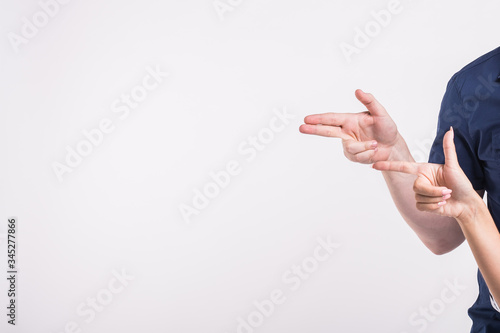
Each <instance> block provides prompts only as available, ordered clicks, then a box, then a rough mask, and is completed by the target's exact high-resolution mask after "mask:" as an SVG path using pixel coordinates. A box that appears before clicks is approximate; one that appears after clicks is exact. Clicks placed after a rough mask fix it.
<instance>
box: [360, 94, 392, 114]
mask: <svg viewBox="0 0 500 333" xmlns="http://www.w3.org/2000/svg"><path fill="white" fill-rule="evenodd" d="M355 95H356V98H357V99H358V101H360V102H361V103H363V105H364V106H366V108H367V110H368V111H369V112H370V114H371V115H372V116H387V111H386V110H385V108H384V107H383V106H382V104H380V103H379V102H378V101H377V100H376V99H375V97H373V95H372V94H369V93H365V92H364V91H363V90H361V89H358V90H356V92H355Z"/></svg>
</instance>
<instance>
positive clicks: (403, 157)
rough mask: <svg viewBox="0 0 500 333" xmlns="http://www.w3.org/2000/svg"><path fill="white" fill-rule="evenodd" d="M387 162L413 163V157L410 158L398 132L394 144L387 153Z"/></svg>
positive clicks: (404, 142) (408, 151) (406, 146)
mask: <svg viewBox="0 0 500 333" xmlns="http://www.w3.org/2000/svg"><path fill="white" fill-rule="evenodd" d="M387 160H388V161H408V162H415V160H414V159H413V156H411V153H410V150H409V149H408V145H407V144H406V141H405V140H404V139H403V137H402V136H401V134H399V132H398V134H397V137H396V140H395V142H394V144H393V145H392V148H391V152H390V153H389V156H388V158H387Z"/></svg>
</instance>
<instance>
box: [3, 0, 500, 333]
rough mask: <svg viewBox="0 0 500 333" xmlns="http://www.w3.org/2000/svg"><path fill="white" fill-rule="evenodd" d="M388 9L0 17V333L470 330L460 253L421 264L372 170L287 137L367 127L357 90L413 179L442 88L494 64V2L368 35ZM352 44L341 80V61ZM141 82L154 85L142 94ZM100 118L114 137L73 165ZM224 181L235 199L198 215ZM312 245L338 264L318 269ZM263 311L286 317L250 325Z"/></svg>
mask: <svg viewBox="0 0 500 333" xmlns="http://www.w3.org/2000/svg"><path fill="white" fill-rule="evenodd" d="M49 3H52V7H50V6H49V5H47V4H49ZM390 3H391V1H385V0H383V1H381V0H377V1H368V0H363V1H348V0H338V1H326V0H312V1H297V0H293V1H291V0H287V1H285V0H274V1H263V0H242V1H236V0H231V1H230V0H225V1H219V2H213V1H212V0H204V1H200V0H196V1H195V0H186V1H149V0H147V1H130V0H121V1H118V0H108V1H77V0H73V1H67V3H64V4H63V3H62V0H61V3H59V2H57V4H58V5H57V6H55V5H54V1H48V0H41V1H40V2H39V1H27V0H23V1H6V0H2V1H1V3H0V7H1V9H0V15H1V20H0V21H1V25H0V26H1V31H0V35H1V36H3V37H2V38H0V48H1V51H0V57H1V58H0V59H1V61H0V66H1V75H0V88H1V92H0V115H1V118H0V147H1V150H0V151H1V152H2V156H3V159H2V162H1V163H0V184H1V185H0V202H1V204H0V220H1V221H3V222H2V223H1V224H0V234H2V235H0V236H4V234H5V232H6V226H7V217H9V216H17V217H18V219H19V239H18V244H19V252H18V262H19V279H18V308H17V310H18V317H17V325H16V327H12V326H11V325H8V324H7V316H6V315H5V314H6V312H7V310H6V309H5V307H4V306H3V305H2V309H4V310H2V312H1V313H0V318H2V320H1V323H0V327H1V329H0V330H1V331H2V332H53V333H59V332H88V333H91V332H179V333H194V332H204V333H233V332H241V333H250V332H259V333H267V332H273V333H276V332H294V333H295V332H297V333H299V332H301V333H302V332H317V333H326V332H377V333H378V332H389V333H404V332H406V333H414V332H428V333H437V332H457V333H466V332H469V330H470V325H471V322H470V320H469V318H468V316H467V309H468V307H469V306H470V305H472V303H473V302H474V301H475V299H476V297H477V283H476V269H477V268H476V267H477V266H476V264H475V262H474V259H473V257H472V255H471V253H470V250H469V248H468V246H467V244H463V245H462V246H461V247H460V248H458V249H457V250H455V251H454V252H452V253H450V254H447V255H444V256H435V255H433V254H431V252H430V251H428V250H427V249H426V248H425V247H424V246H423V245H422V244H421V243H420V241H419V240H418V238H417V237H416V236H415V235H414V234H413V232H412V231H411V230H410V228H409V227H407V226H406V224H405V222H404V221H403V219H402V218H401V217H400V215H399V214H398V212H397V210H396V208H395V206H394V204H393V203H392V200H391V198H390V195H389V192H388V190H387V188H386V186H385V183H384V181H383V178H382V175H381V174H380V173H379V172H378V171H375V170H372V169H370V167H369V166H368V165H359V164H354V163H352V162H350V161H348V160H347V159H346V158H345V157H344V156H343V153H342V146H341V143H340V141H339V140H337V139H332V138H321V137H311V136H306V135H303V134H301V133H299V131H298V127H299V126H300V124H301V123H302V120H303V118H304V116H306V115H308V114H312V113H323V112H361V111H364V108H363V106H362V105H361V104H360V103H359V102H357V100H356V99H355V97H354V91H355V89H357V88H362V89H363V90H365V91H368V92H371V93H373V94H374V95H375V96H376V97H377V98H378V99H379V100H380V101H381V103H382V104H383V105H385V107H386V108H387V110H388V111H389V113H390V114H391V116H392V117H393V118H394V120H395V121H396V123H397V125H398V128H399V131H400V132H401V134H402V135H403V137H404V138H405V139H406V141H407V143H408V145H409V147H410V149H411V150H412V151H413V152H414V155H415V158H417V159H419V160H420V161H425V160H426V158H427V156H428V149H429V147H430V143H431V142H432V140H433V139H434V133H435V129H436V125H437V115H438V111H439V106H440V102H441V98H442V96H443V94H444V91H445V87H446V84H447V82H448V80H449V78H450V77H451V76H452V75H453V74H454V73H455V72H457V71H458V70H460V69H461V68H462V67H463V66H465V65H466V64H467V63H469V62H471V61H472V60H474V59H475V58H477V57H479V56H480V55H482V54H484V53H486V52H488V51H490V50H492V49H494V48H496V47H498V46H499V44H500V39H499V38H498V13H499V11H500V4H499V3H498V2H497V1H493V0H480V1H474V2H466V1H451V0H445V1H438V2H436V1H425V0H422V1H417V0H401V1H400V3H399V6H398V13H397V14H393V15H391V17H390V22H387V21H386V23H387V24H385V26H382V25H381V24H378V26H379V27H380V29H379V30H377V28H376V27H377V24H375V23H373V22H376V21H375V18H374V15H373V13H372V12H376V13H380V11H381V10H386V9H387V8H388V6H389V4H390ZM43 7H45V8H46V9H45V12H47V11H48V12H50V14H51V15H49V14H43V13H45V12H42V14H40V12H41V11H43V10H44V9H43ZM47 8H48V9H47ZM44 15H45V16H44ZM45 18H46V20H45ZM27 22H28V23H27ZM35 23H36V24H37V25H38V27H37V26H36V25H34V24H35ZM30 24H33V25H34V28H33V26H32V27H31V30H30V27H29V25H30ZM366 27H368V28H369V29H374V30H369V33H370V34H371V35H372V37H369V39H370V40H369V43H368V42H366V41H365V42H366V44H367V45H363V47H358V53H355V54H353V55H352V57H350V61H348V59H347V58H346V56H345V54H344V53H343V51H342V48H341V45H345V44H351V45H355V42H356V40H355V38H356V34H358V33H359V31H360V30H361V31H364V29H365V28H366ZM358 29H359V30H358ZM23 32H24V35H23ZM358 38H359V37H358ZM343 43H344V44H343ZM358 44H359V43H358ZM155 70H158V71H160V72H162V73H168V76H167V75H165V76H162V77H161V78H160V79H159V80H158V81H157V82H156V83H157V84H155V87H154V89H150V90H145V89H142V88H140V86H141V85H142V84H143V80H144V79H145V78H146V77H147V76H148V75H150V72H151V71H155ZM162 75H163V74H162ZM148 80H149V81H147V83H149V84H150V85H152V84H153V83H154V81H153V78H152V76H151V75H150V79H148ZM138 87H139V88H138ZM132 92H134V93H135V94H136V95H135V96H136V97H137V96H140V99H141V101H140V103H137V106H135V105H134V108H132V107H126V106H125V105H126V104H124V103H125V102H122V100H121V98H123V95H127V94H129V95H130V94H131V93H132ZM144 92H146V95H144ZM141 94H142V95H141ZM113 104H114V106H115V108H114V109H113V106H112V105H113ZM118 106H121V107H122V109H121V111H120V112H114V111H117V107H118ZM126 110H128V111H126ZM285 111H286V112H287V113H288V114H291V115H294V117H293V119H292V116H289V117H290V119H285V120H273V119H274V118H275V117H276V112H278V113H279V112H281V114H283V112H285ZM126 112H128V113H126ZM125 113H126V116H125ZM120 116H122V117H121V118H120ZM103 119H109V121H110V122H111V124H112V126H113V130H112V131H110V133H105V134H103V136H102V139H100V137H99V135H97V136H96V137H95V138H96V139H95V140H96V142H98V144H96V145H93V146H88V145H87V146H85V145H86V144H85V143H82V142H84V141H85V140H87V139H86V137H85V135H84V134H83V133H82V131H87V132H89V131H92V130H93V129H96V128H98V127H99V124H100V122H101V121H103ZM279 121H281V123H279ZM270 123H275V124H282V126H280V127H279V128H280V130H279V131H273V130H266V128H269V127H270ZM108 125H109V124H108ZM93 133H95V132H93ZM259 135H260V139H257V140H259V142H258V143H257V144H256V145H255V147H258V149H257V148H251V147H252V139H251V137H257V138H259ZM249 138H250V139H249ZM98 139H99V140H98ZM87 141H88V140H87ZM261 141H265V144H264V143H263V142H261ZM79 145H80V148H81V149H85V148H87V151H86V152H87V153H88V155H87V156H84V157H82V158H81V160H80V161H79V163H77V162H75V164H77V165H76V167H74V168H73V167H71V168H70V169H71V170H72V172H67V173H64V174H63V175H62V181H60V179H58V177H57V175H56V172H54V165H55V163H56V165H59V164H57V163H60V164H61V165H63V164H66V162H65V159H66V157H67V154H68V147H69V149H77V148H78V147H79ZM89 147H90V148H89ZM245 149H247V150H246V153H245V152H244V150H245ZM90 150H91V151H90ZM252 150H253V153H250V151H252ZM89 151H90V152H89ZM251 157H252V158H251ZM73 158H75V157H73ZM76 160H78V159H77V158H76ZM231 161H233V162H231ZM228 163H233V166H234V165H237V166H238V172H235V174H234V175H231V176H230V179H229V184H228V185H227V186H226V184H223V185H224V186H223V187H224V188H222V189H219V193H216V194H213V195H212V198H211V199H210V198H209V199H207V200H203V199H200V198H199V196H200V195H199V194H198V195H197V194H196V193H198V192H197V191H201V192H202V193H203V192H204V189H205V188H209V191H212V192H214V191H217V189H216V188H215V187H213V186H212V187H211V185H207V184H210V183H211V182H213V181H212V177H211V176H210V175H211V173H218V172H220V171H221V170H223V169H225V168H226V166H227V164H228ZM222 183H224V182H222ZM207 186H208V187H207ZM212 192H211V193H212ZM193 200H198V206H199V207H203V206H204V205H205V206H206V207H203V208H199V207H198V208H199V209H198V208H196V207H194V208H193ZM187 206H191V210H190V212H191V213H193V212H194V211H195V210H196V213H193V214H192V215H189V218H188V219H186V217H185V216H183V215H182V213H181V209H186V207H187ZM188 222H189V223H188ZM318 237H319V238H320V239H323V240H325V239H327V238H328V237H330V240H331V241H332V242H334V243H336V244H337V245H340V246H339V247H337V248H335V249H334V250H333V251H332V253H328V256H326V257H325V253H327V252H325V251H324V252H322V255H323V257H322V258H327V259H326V260H324V261H318V260H317V258H315V257H314V253H315V250H316V248H317V246H318V244H319V243H318ZM0 243H1V244H0V250H1V252H0V258H2V259H1V265H0V267H1V269H2V271H3V272H4V273H2V276H4V275H3V274H6V273H5V272H6V260H7V254H6V242H5V239H4V238H2V237H0ZM316 252H317V251H316ZM302 264H304V265H305V269H306V270H308V271H309V273H307V276H306V275H305V274H302V277H300V278H298V276H300V275H297V274H299V273H293V272H292V271H291V269H293V267H294V265H297V266H300V265H302ZM123 270H124V271H125V272H126V274H127V275H128V276H129V278H130V280H126V281H122V282H123V284H120V280H119V279H118V280H117V279H116V275H117V274H118V275H119V274H122V272H123ZM302 270H304V268H303V269H302ZM295 272H296V271H295ZM284 276H285V278H284ZM287 276H288V278H290V277H291V276H295V280H294V281H295V282H296V283H297V281H300V288H298V289H297V290H294V289H293V288H292V287H293V286H295V284H292V283H291V282H290V280H288V282H287V279H286V277H287ZM297 279H298V280H297ZM1 281H2V282H1V283H0V295H1V296H0V304H7V296H6V292H7V283H6V280H5V279H2V280H1ZM450 283H451V284H459V285H460V286H462V287H461V288H459V289H457V290H454V291H452V290H450V289H449V284H450ZM110 285H111V287H110ZM118 286H122V287H123V288H121V287H120V288H118ZM118 290H119V291H118ZM273 291H281V292H282V298H281V299H282V301H283V302H281V304H278V305H275V306H274V309H272V311H271V310H270V309H271V308H270V307H269V306H268V308H267V311H264V310H260V313H261V314H260V315H259V314H258V313H257V314H256V311H259V310H258V307H257V306H256V305H255V303H254V302H256V301H257V302H258V303H259V302H260V303H259V304H267V305H269V303H266V301H265V300H268V299H270V294H271V293H272V292H273ZM443 295H446V296H447V297H445V300H446V302H445V300H443ZM93 299H96V301H95V302H96V303H95V304H94V306H92V304H93V303H92V302H93ZM450 299H452V300H451V301H450ZM426 309H427V310H426ZM426 311H427V315H424V314H423V313H425V312H426ZM262 313H263V314H262ZM266 313H267V314H266ZM249 316H250V317H251V319H249V318H248V317H249ZM239 318H241V319H242V320H243V321H246V322H247V324H248V322H249V320H250V322H253V323H254V324H248V326H246V327H244V326H245V325H242V324H241V320H240V319H239ZM250 325H253V326H250Z"/></svg>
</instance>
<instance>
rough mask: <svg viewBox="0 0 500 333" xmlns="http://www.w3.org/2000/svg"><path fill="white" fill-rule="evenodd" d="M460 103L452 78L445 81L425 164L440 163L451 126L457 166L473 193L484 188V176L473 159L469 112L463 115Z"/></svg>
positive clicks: (475, 159)
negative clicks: (446, 84)
mask: <svg viewBox="0 0 500 333" xmlns="http://www.w3.org/2000/svg"><path fill="white" fill-rule="evenodd" d="M463 109H464V108H463V101H462V98H461V96H460V93H459V91H458V88H457V84H456V76H454V77H452V78H451V80H450V81H449V82H448V86H447V88H446V93H445V95H444V97H443V101H442V103H441V110H440V111H439V117H438V125H437V133H436V138H435V139H434V142H433V144H432V147H431V151H430V154H429V163H438V164H444V152H443V137H444V134H445V133H446V132H447V131H448V130H449V129H450V126H453V132H454V134H455V135H454V142H455V147H456V151H457V157H458V163H459V164H460V167H461V168H462V170H463V171H464V173H465V174H466V175H467V177H468V178H469V181H470V182H471V183H472V186H473V187H474V189H475V190H480V189H483V188H484V174H483V169H482V167H481V163H480V161H479V158H478V156H477V149H476V148H475V147H477V145H476V144H474V142H473V141H472V138H471V136H470V131H469V120H470V117H471V114H470V113H465V112H463Z"/></svg>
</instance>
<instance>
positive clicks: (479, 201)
mask: <svg viewBox="0 0 500 333" xmlns="http://www.w3.org/2000/svg"><path fill="white" fill-rule="evenodd" d="M473 192H474V193H471V197H470V199H468V200H465V202H466V203H467V204H466V205H465V207H464V209H463V211H462V212H461V213H460V214H459V215H458V216H457V217H455V219H456V220H457V222H458V223H459V224H460V226H461V227H464V226H469V225H471V224H475V223H477V222H478V218H477V217H478V216H479V214H480V213H481V210H482V209H487V208H486V205H485V203H484V201H483V198H481V197H480V196H479V194H477V192H476V191H474V190H473Z"/></svg>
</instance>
